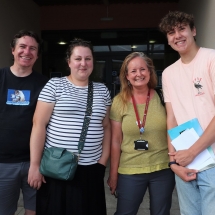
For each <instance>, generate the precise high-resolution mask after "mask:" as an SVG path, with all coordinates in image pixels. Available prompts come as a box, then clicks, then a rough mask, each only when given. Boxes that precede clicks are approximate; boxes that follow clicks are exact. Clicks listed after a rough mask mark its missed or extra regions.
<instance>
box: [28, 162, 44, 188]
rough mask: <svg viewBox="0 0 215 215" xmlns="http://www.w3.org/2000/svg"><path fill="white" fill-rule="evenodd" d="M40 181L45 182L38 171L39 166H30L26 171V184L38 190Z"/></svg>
mask: <svg viewBox="0 0 215 215" xmlns="http://www.w3.org/2000/svg"><path fill="white" fill-rule="evenodd" d="M42 182H43V183H46V181H45V178H44V176H43V175H42V174H41V173H40V171H39V167H33V166H30V168H29V171H28V184H29V185H30V186H31V187H33V188H34V189H37V190H39V189H40V187H41V185H42Z"/></svg>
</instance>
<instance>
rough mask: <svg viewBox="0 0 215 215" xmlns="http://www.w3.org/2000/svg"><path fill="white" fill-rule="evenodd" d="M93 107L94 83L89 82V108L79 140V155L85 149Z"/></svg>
mask: <svg viewBox="0 0 215 215" xmlns="http://www.w3.org/2000/svg"><path fill="white" fill-rule="evenodd" d="M92 106H93V82H92V81H89V85H88V95H87V108H86V111H85V116H84V122H83V127H82V130H81V135H80V138H79V143H78V154H79V155H80V154H81V151H82V150H83V148H84V142H85V139H86V135H87V131H88V126H89V124H90V119H91V116H92Z"/></svg>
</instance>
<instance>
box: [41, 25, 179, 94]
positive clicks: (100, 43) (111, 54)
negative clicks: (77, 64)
mask: <svg viewBox="0 0 215 215" xmlns="http://www.w3.org/2000/svg"><path fill="white" fill-rule="evenodd" d="M42 38H43V40H44V53H43V58H42V67H43V74H45V75H46V76H48V77H49V78H51V77H54V76H66V75H69V68H68V65H67V63H66V60H65V53H66V48H67V46H68V44H69V42H70V41H71V40H73V39H74V38H82V39H84V40H87V41H91V42H92V44H93V48H94V52H95V65H94V71H93V73H92V75H91V80H92V81H96V82H102V83H104V84H105V85H106V86H107V87H108V89H109V91H110V92H111V97H114V96H115V95H116V94H117V93H118V92H119V90H120V82H119V71H120V68H121V65H122V62H123V60H124V59H125V57H126V56H127V55H128V54H130V53H131V52H134V51H141V52H144V53H145V54H146V55H148V56H149V57H150V58H152V59H153V62H154V65H155V69H156V71H157V74H158V76H159V77H158V78H159V86H160V87H161V85H162V83H161V74H162V71H163V70H164V69H165V68H166V67H167V66H169V65H170V64H172V63H173V62H175V61H176V60H177V59H178V58H179V56H178V54H177V52H175V51H174V50H172V49H171V47H170V46H168V44H167V40H166V38H165V36H164V35H163V34H162V33H161V32H159V31H158V29H119V30H116V29H114V30H84V31H43V32H42ZM59 42H61V44H65V45H60V43H59ZM62 42H64V43H62Z"/></svg>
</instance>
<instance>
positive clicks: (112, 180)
mask: <svg viewBox="0 0 215 215" xmlns="http://www.w3.org/2000/svg"><path fill="white" fill-rule="evenodd" d="M117 181H118V173H117V174H110V175H109V178H108V180H107V184H108V186H109V188H110V191H111V194H112V195H113V194H114V193H115V191H116V186H117Z"/></svg>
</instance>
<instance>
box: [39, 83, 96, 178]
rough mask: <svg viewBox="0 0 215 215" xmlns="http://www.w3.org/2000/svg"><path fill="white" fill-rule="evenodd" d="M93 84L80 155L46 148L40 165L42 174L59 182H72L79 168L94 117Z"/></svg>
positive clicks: (80, 145)
mask: <svg viewBox="0 0 215 215" xmlns="http://www.w3.org/2000/svg"><path fill="white" fill-rule="evenodd" d="M92 104H93V83H92V82H91V81H90V82H89V86H88V96H87V108H86V112H85V117H84V122H83V127H82V131H81V135H80V139H79V144H78V155H76V154H74V153H72V152H70V151H67V150H66V149H64V148H58V147H50V148H45V149H44V151H43V156H42V159H41V163H40V173H41V174H42V175H44V176H48V177H50V178H55V179H59V180H72V179H73V178H74V176H75V172H76V169H77V166H78V157H79V155H80V154H81V151H82V150H83V148H84V142H85V138H86V135H87V130H88V126H89V124H90V119H91V115H92Z"/></svg>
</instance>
